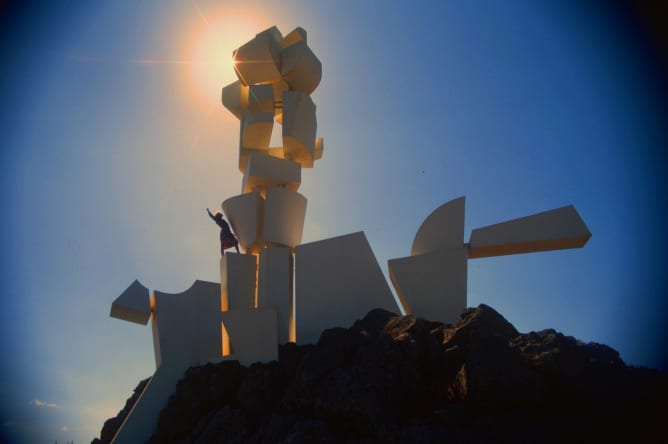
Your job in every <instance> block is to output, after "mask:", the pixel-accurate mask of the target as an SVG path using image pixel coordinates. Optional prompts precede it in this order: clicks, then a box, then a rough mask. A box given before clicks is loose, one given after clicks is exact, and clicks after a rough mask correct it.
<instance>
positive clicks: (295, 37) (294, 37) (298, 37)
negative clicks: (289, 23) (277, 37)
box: [280, 26, 306, 48]
mask: <svg viewBox="0 0 668 444" xmlns="http://www.w3.org/2000/svg"><path fill="white" fill-rule="evenodd" d="M297 42H306V30H304V28H301V27H299V26H298V27H296V28H295V29H293V30H292V31H290V33H289V34H287V35H286V36H285V37H283V40H281V42H280V43H281V47H283V48H287V47H288V46H291V45H294V44H295V43H297Z"/></svg>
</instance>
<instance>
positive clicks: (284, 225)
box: [110, 27, 591, 443]
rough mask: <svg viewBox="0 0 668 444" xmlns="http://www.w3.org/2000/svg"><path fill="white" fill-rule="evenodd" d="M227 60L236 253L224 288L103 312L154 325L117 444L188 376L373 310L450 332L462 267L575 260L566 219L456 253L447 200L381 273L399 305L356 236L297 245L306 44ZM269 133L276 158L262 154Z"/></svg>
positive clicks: (314, 142)
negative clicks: (231, 78) (560, 256)
mask: <svg viewBox="0 0 668 444" xmlns="http://www.w3.org/2000/svg"><path fill="white" fill-rule="evenodd" d="M233 58H234V70H235V72H236V74H237V78H238V80H237V81H236V82H234V83H232V84H230V85H228V86H225V87H224V88H223V90H222V103H223V105H224V106H225V108H227V109H228V110H229V111H230V112H231V113H232V114H233V115H234V116H236V117H237V118H238V119H239V127H240V134H239V149H238V152H239V170H240V172H241V173H242V174H243V176H242V181H241V183H242V185H241V194H239V195H236V196H232V197H229V198H227V199H225V200H224V201H223V202H222V205H221V207H222V210H223V212H224V213H225V216H226V217H227V219H228V220H229V222H230V225H231V226H232V228H233V230H234V232H235V233H236V235H237V238H238V243H239V247H240V251H241V252H240V253H229V252H228V253H224V254H223V256H222V258H221V259H220V283H214V282H204V281H196V282H195V283H194V284H193V285H192V287H191V288H189V289H188V290H186V291H185V292H183V293H180V294H167V293H163V292H159V291H153V292H152V293H151V292H150V291H149V290H148V289H147V288H146V287H144V286H143V285H142V284H140V283H139V282H138V281H135V282H133V283H132V284H131V285H130V286H129V287H128V288H127V289H126V290H125V291H124V292H123V293H122V294H121V295H120V296H119V297H118V298H117V299H116V300H115V301H114V302H113V303H112V306H111V313H110V315H111V316H112V317H115V318H119V319H123V320H126V321H129V322H135V323H140V324H147V323H148V321H149V319H150V320H151V327H152V333H153V346H154V354H155V361H156V371H155V373H154V375H153V377H152V379H151V381H150V382H149V383H148V384H147V386H146V388H145V389H144V392H143V393H142V394H141V396H140V398H139V399H138V401H137V402H136V403H135V406H134V407H133V409H132V411H131V412H130V414H129V415H128V416H127V418H126V420H125V422H124V423H123V425H122V426H121V427H120V429H119V431H118V433H117V434H116V436H115V437H114V440H113V442H115V443H136V442H146V441H148V439H149V438H150V436H151V435H152V433H153V431H154V430H155V427H156V425H157V420H158V415H159V413H160V410H161V409H162V408H163V407H164V406H165V405H166V403H167V400H168V398H169V396H170V395H171V394H172V393H173V391H174V389H175V387H176V383H177V381H178V380H179V379H180V378H181V377H182V376H183V374H184V373H185V371H186V370H187V369H188V368H189V367H191V366H197V365H203V364H206V363H208V362H213V363H216V362H220V361H223V360H231V359H234V360H238V361H239V362H241V364H243V365H250V364H252V363H253V362H268V361H272V360H276V359H277V358H278V345H279V344H284V343H286V342H297V343H300V344H307V343H314V342H316V341H317V340H318V337H319V336H320V334H321V333H322V331H323V330H325V329H327V328H331V327H338V326H348V325H351V324H352V323H354V322H355V320H357V319H359V318H361V317H363V316H364V315H365V314H366V313H367V312H368V311H370V310H372V309H374V308H384V309H386V310H389V311H393V312H400V311H403V312H404V313H406V314H408V313H412V314H414V315H416V316H419V317H424V318H428V319H433V320H438V321H441V322H450V323H452V322H454V321H455V320H456V319H457V318H458V317H459V315H460V313H461V312H462V311H463V310H464V309H465V308H466V279H467V261H468V260H469V259H475V258H481V257H488V256H497V255H505V254H517V253H529V252H534V251H546V250H556V249H563V248H576V247H582V246H584V244H585V243H586V242H587V240H588V239H589V237H590V236H591V235H590V233H589V231H588V229H587V227H586V225H585V224H584V222H583V221H582V219H581V218H580V216H579V215H578V213H577V211H576V210H575V208H574V207H572V206H570V207H564V208H559V209H556V210H552V211H548V212H545V213H540V214H536V215H533V216H528V217H524V218H521V219H516V220H512V221H509V222H504V223H501V224H497V225H492V226H489V227H484V228H480V229H476V230H473V233H472V234H471V238H470V241H469V242H468V243H464V198H463V197H461V198H458V199H455V200H453V201H450V202H448V203H446V204H444V205H443V206H441V207H439V208H437V209H436V210H435V211H434V212H433V213H432V214H431V215H429V216H428V217H427V219H425V221H424V223H423V224H422V226H421V227H420V228H419V229H418V231H417V234H416V236H415V239H414V241H413V246H412V249H411V255H410V256H409V257H405V258H399V259H393V260H390V261H389V262H388V266H389V274H390V277H391V281H392V283H393V285H394V287H395V289H396V293H397V297H398V300H399V304H397V302H396V299H395V298H394V296H393V295H392V291H391V290H390V286H389V285H388V283H387V281H386V279H385V277H384V275H383V273H382V271H381V268H380V266H379V264H378V262H377V260H376V257H375V255H374V253H373V250H372V249H371V246H370V245H369V242H368V240H367V238H366V236H365V235H364V233H363V232H356V233H349V234H343V235H341V236H336V237H333V238H329V239H323V240H319V241H316V242H310V243H307V244H303V243H302V231H303V227H304V218H305V215H306V207H307V199H306V197H305V196H303V195H301V194H300V193H299V192H298V189H299V186H300V184H301V169H302V168H313V167H314V165H315V162H316V160H318V159H320V158H321V157H322V155H323V149H324V142H323V140H322V138H319V137H317V120H316V105H315V103H314V102H313V100H312V99H311V96H310V94H311V93H312V92H313V91H314V90H315V89H316V87H317V86H318V84H319V83H320V80H321V77H322V66H321V63H320V61H319V60H318V58H317V57H316V56H315V54H314V53H313V51H312V50H311V49H310V48H309V46H308V44H307V34H306V31H304V30H303V29H302V28H296V29H295V30H293V31H292V32H290V33H289V34H287V35H285V36H283V35H282V34H281V33H280V31H279V30H278V29H277V28H276V27H272V28H269V29H267V30H265V31H263V32H261V33H259V34H257V35H256V36H255V37H254V38H253V39H251V40H250V41H248V42H247V43H245V44H244V45H242V46H240V47H239V48H238V49H236V50H235V51H234V53H233ZM276 125H280V127H281V134H282V146H280V147H272V146H269V145H270V140H271V134H272V131H273V130H274V127H275V126H276ZM209 214H211V213H209ZM295 287H296V288H295Z"/></svg>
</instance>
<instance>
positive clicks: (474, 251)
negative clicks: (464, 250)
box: [469, 205, 591, 258]
mask: <svg viewBox="0 0 668 444" xmlns="http://www.w3.org/2000/svg"><path fill="white" fill-rule="evenodd" d="M590 237H591V233H590V232H589V229H588V228H587V225H585V223H584V221H583V220H582V218H581V217H580V215H579V214H578V212H577V210H576V209H575V207H574V206H573V205H569V206H566V207H561V208H557V209H554V210H550V211H545V212H543V213H538V214H534V215H531V216H527V217H522V218H519V219H514V220H511V221H508V222H502V223H499V224H495V225H490V226H487V227H483V228H477V229H475V230H473V231H472V232H471V242H470V250H469V257H470V258H479V257H490V256H502V255H506V254H519V253H533V252H538V251H549V250H562V249H566V248H581V247H584V245H585V244H586V243H587V241H588V240H589V238H590Z"/></svg>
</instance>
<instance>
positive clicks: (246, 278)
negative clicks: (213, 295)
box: [219, 253, 257, 311]
mask: <svg viewBox="0 0 668 444" xmlns="http://www.w3.org/2000/svg"><path fill="white" fill-rule="evenodd" d="M256 276H257V258H256V257H255V256H254V255H252V254H238V253H227V254H225V256H223V257H222V258H221V259H220V307H219V309H220V311H228V310H241V309H250V308H253V307H255V285H256V283H255V279H256Z"/></svg>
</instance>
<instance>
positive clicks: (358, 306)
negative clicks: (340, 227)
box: [295, 232, 399, 344]
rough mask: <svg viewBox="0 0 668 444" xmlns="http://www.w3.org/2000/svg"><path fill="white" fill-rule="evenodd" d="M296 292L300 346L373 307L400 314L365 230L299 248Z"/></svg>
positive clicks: (361, 315)
mask: <svg viewBox="0 0 668 444" xmlns="http://www.w3.org/2000/svg"><path fill="white" fill-rule="evenodd" d="M295 291H296V294H295V304H296V305H295V306H296V319H295V321H296V324H297V343H299V344H309V343H315V342H317V340H318V338H319V337H320V333H322V331H323V330H325V329H328V328H333V327H348V326H350V325H352V324H353V323H354V322H355V321H356V320H357V319H360V318H362V317H364V315H366V314H367V312H369V311H370V310H371V309H373V308H384V309H386V310H389V311H392V312H395V313H399V307H398V306H397V304H396V302H395V300H394V297H393V296H392V293H391V292H390V288H389V286H388V285H387V281H386V280H385V277H384V276H383V273H382V271H381V270H380V267H379V266H378V262H377V261H376V257H375V256H374V254H373V251H371V247H370V246H369V242H368V241H367V239H366V236H365V235H364V233H363V232H358V233H352V234H346V235H344V236H339V237H334V238H330V239H325V240H321V241H317V242H311V243H308V244H302V245H299V246H297V248H296V249H295Z"/></svg>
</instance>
